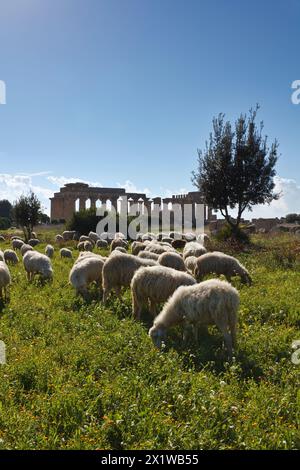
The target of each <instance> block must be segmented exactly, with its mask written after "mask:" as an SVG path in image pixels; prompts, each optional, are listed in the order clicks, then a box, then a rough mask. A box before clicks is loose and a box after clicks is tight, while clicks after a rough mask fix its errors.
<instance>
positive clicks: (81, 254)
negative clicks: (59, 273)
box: [74, 251, 107, 265]
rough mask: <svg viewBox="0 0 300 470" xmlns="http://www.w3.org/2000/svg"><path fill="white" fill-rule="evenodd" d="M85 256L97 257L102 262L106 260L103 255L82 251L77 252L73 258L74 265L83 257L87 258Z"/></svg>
mask: <svg viewBox="0 0 300 470" xmlns="http://www.w3.org/2000/svg"><path fill="white" fill-rule="evenodd" d="M87 258H98V259H100V260H102V261H103V262H105V261H106V260H107V258H106V257H105V256H101V255H98V254H96V253H93V252H91V251H82V252H81V253H79V256H78V258H77V259H76V260H75V262H74V265H75V264H78V263H80V262H81V261H82V260H83V259H87Z"/></svg>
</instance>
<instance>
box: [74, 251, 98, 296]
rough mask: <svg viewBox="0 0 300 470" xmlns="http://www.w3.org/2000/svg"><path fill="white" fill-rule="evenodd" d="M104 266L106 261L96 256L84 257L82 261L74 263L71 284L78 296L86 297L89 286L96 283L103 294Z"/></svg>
mask: <svg viewBox="0 0 300 470" xmlns="http://www.w3.org/2000/svg"><path fill="white" fill-rule="evenodd" d="M103 265H104V260H103V259H101V257H100V256H99V255H95V254H91V255H90V256H83V257H82V259H81V260H77V261H76V262H75V263H74V265H73V267H72V269H71V271H70V275H69V282H70V284H72V286H73V287H74V289H75V290H76V294H77V295H79V294H81V295H82V296H86V295H87V293H88V286H89V285H90V284H91V283H92V282H96V284H97V286H98V287H99V289H100V293H101V285H102V270H103Z"/></svg>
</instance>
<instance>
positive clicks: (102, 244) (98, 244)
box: [96, 239, 108, 248]
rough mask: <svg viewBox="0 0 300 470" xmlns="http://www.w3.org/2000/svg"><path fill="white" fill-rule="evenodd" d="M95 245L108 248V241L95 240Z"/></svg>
mask: <svg viewBox="0 0 300 470" xmlns="http://www.w3.org/2000/svg"><path fill="white" fill-rule="evenodd" d="M96 247H97V248H108V243H107V241H106V240H100V239H99V240H97V241H96Z"/></svg>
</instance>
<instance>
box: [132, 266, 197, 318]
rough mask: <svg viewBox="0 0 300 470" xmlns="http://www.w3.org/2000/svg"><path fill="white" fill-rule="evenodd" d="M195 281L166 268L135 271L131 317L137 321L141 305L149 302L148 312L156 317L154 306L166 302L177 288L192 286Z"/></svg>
mask: <svg viewBox="0 0 300 470" xmlns="http://www.w3.org/2000/svg"><path fill="white" fill-rule="evenodd" d="M194 284H196V281H195V279H194V278H193V277H192V276H190V275H189V274H186V273H183V272H179V271H176V269H172V268H168V267H166V266H152V267H149V268H140V269H138V270H137V272H136V273H135V275H134V276H133V278H132V281H131V295H132V303H133V315H134V317H135V319H137V320H139V319H140V316H141V312H142V308H143V305H145V304H146V305H148V302H150V312H151V314H152V316H153V317H155V316H156V314H157V312H156V306H157V304H159V303H161V302H166V300H168V298H169V297H170V296H171V295H172V294H173V292H174V291H175V290H176V289H177V288H178V287H179V286H192V285H194Z"/></svg>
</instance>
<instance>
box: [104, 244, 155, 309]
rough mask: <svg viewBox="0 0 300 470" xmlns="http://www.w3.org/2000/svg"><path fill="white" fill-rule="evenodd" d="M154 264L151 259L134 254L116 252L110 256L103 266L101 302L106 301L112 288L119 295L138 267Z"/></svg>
mask: <svg viewBox="0 0 300 470" xmlns="http://www.w3.org/2000/svg"><path fill="white" fill-rule="evenodd" d="M155 265H156V262H155V261H153V260H150V259H141V258H139V257H137V256H134V255H129V254H124V253H118V252H116V253H115V254H114V255H113V256H110V257H109V258H108V260H107V261H106V262H105V263H104V266H103V273H102V286H103V302H104V303H105V302H106V300H107V298H108V295H109V293H110V292H111V291H112V290H114V291H115V292H116V294H117V296H118V297H120V295H121V288H122V287H129V286H130V283H131V280H132V278H133V276H134V273H135V272H136V271H137V270H138V269H139V268H141V267H144V266H155Z"/></svg>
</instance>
